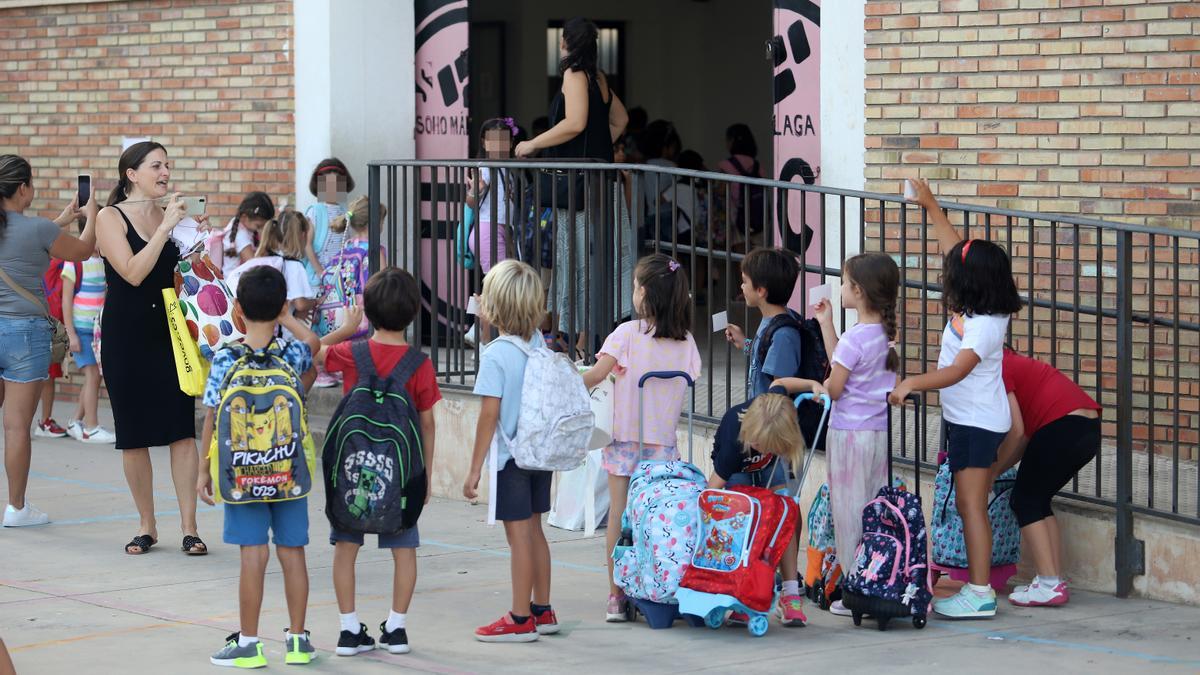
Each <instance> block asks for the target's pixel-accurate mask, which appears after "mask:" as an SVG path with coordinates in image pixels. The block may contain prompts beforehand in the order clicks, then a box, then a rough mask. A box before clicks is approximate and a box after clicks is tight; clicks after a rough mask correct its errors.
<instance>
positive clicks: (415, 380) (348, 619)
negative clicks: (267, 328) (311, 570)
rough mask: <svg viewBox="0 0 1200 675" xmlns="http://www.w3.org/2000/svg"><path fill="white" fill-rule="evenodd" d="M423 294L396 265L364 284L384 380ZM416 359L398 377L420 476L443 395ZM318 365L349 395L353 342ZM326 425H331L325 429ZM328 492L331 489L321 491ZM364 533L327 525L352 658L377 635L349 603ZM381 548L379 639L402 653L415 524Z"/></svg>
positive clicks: (328, 352)
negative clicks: (416, 426) (385, 575)
mask: <svg viewBox="0 0 1200 675" xmlns="http://www.w3.org/2000/svg"><path fill="white" fill-rule="evenodd" d="M420 303H421V296H420V290H419V288H418V287H417V282H416V280H415V279H413V277H412V275H411V274H409V273H408V272H405V271H404V270H402V269H399V268H397V267H389V268H387V269H384V270H382V271H380V272H379V273H377V274H376V275H375V276H373V277H371V279H370V281H368V282H367V285H366V288H365V289H364V290H363V305H364V307H365V310H366V315H367V319H368V320H369V321H370V322H371V327H372V328H373V329H374V331H375V332H374V334H373V335H372V336H371V338H370V339H369V340H368V341H367V342H366V344H367V347H368V348H369V350H370V356H371V362H372V363H373V365H374V368H375V374H376V375H377V376H378V378H380V380H382V379H384V378H388V377H389V376H391V375H392V374H393V371H397V376H402V375H403V373H399V372H398V371H399V370H400V365H401V364H403V363H405V362H408V361H409V359H405V356H406V355H407V354H408V353H409V351H410V350H413V349H416V348H414V347H411V346H409V344H408V341H407V340H406V339H405V330H407V329H408V326H409V324H410V323H412V320H413V318H414V317H415V316H416V315H417V311H418V310H419V308H420ZM350 314H354V315H353V316H348V317H347V320H346V323H345V326H344V327H343V329H345V330H348V331H349V333H353V332H354V330H355V329H357V328H358V324H359V321H360V320H361V318H362V315H361V314H357V312H351V313H350ZM343 329H339V330H338V331H334V332H333V333H331V334H329V335H328V336H326V337H325V338H324V339H323V342H325V343H326V344H330V343H334V342H339V341H340V340H341V339H342V336H341V335H340V334H339V333H340V332H341V331H342V330H343ZM416 358H417V359H418V361H415V362H412V363H413V364H414V365H415V370H412V371H411V373H412V374H411V376H409V377H408V379H407V381H405V383H404V389H405V391H406V392H407V393H408V395H409V399H410V400H411V404H412V406H413V408H414V409H415V410H416V411H417V413H418V416H419V419H420V428H421V438H420V441H421V448H422V455H423V459H424V469H425V476H429V475H431V474H430V472H432V470H433V446H434V435H435V425H434V416H433V406H434V404H436V403H437V402H438V401H440V400H441V399H442V394H441V392H440V391H439V390H438V386H437V378H436V374H435V373H434V370H433V364H432V362H430V360H429V359H428V358H426V357H425V356H424V354H420V352H419V351H418V352H417V357H416ZM317 363H318V365H319V364H322V363H323V364H324V367H325V370H326V372H329V373H342V375H343V377H342V386H343V388H344V389H343V391H344V393H345V394H346V395H347V396H349V395H350V392H351V390H352V389H354V388H355V386H356V385H357V384H358V380H359V373H358V367H357V366H356V364H355V357H354V343H350V342H341V343H340V344H334V345H333V346H331V347H323V348H322V349H321V352H320V354H318V356H317ZM331 428H332V427H331ZM326 498H329V495H326ZM428 501H429V492H428V490H426V492H425V502H426V503H428ZM363 539H364V537H363V533H362V532H353V531H346V530H340V529H338V528H337V527H336V526H332V525H331V530H330V535H329V543H330V544H333V545H334V547H335V548H334V553H333V586H334V591H335V592H336V594H337V601H338V612H339V614H340V618H341V625H342V632H341V635H340V637H339V638H338V646H337V654H338V656H354V655H355V654H359V653H361V652H366V651H370V650H372V649H374V648H375V640H374V639H372V638H371V636H370V635H368V634H367V627H366V625H365V624H362V623H360V622H359V620H358V613H357V612H356V611H355V604H354V563H355V560H356V559H357V557H358V550H359V549H360V548H361V547H362V545H363ZM378 545H379V548H383V549H391V551H392V562H393V569H394V572H393V577H392V603H391V611H390V612H389V614H388V618H387V620H386V621H384V622H381V623H380V624H379V631H380V634H381V635H380V638H379V643H380V644H381V645H382V646H383V647H384V648H386V649H387V650H388V651H389V652H391V653H392V654H405V653H408V651H409V646H408V634H407V632H406V628H405V619H406V616H407V613H408V606H409V603H410V602H411V601H412V596H413V590H414V589H415V588H416V585H417V551H416V549H417V547H418V546H420V535H419V533H418V531H417V527H416V525H415V524H414V525H413V526H412V527H410V528H408V529H405V530H403V531H401V532H400V533H398V534H392V535H389V534H380V535H379V544H378Z"/></svg>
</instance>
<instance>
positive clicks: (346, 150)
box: [292, 0, 415, 208]
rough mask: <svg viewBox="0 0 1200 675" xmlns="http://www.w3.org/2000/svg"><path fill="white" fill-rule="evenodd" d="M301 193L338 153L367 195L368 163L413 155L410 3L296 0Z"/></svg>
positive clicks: (309, 199) (304, 201)
mask: <svg viewBox="0 0 1200 675" xmlns="http://www.w3.org/2000/svg"><path fill="white" fill-rule="evenodd" d="M293 8H294V10H295V31H294V35H295V40H294V44H293V45H292V48H293V51H294V53H295V57H294V58H295V64H296V113H295V128H296V199H297V204H298V206H299V207H300V208H304V207H307V206H308V205H310V204H312V203H313V201H315V200H314V198H313V196H312V194H310V193H309V191H308V180H309V176H310V175H311V174H312V169H313V167H314V166H316V164H317V162H319V161H321V160H322V159H324V158H326V157H330V156H336V157H338V158H339V159H341V160H342V161H343V162H345V163H346V166H347V167H348V168H349V169H350V173H351V174H352V175H353V176H354V180H355V183H356V185H355V190H354V191H353V192H352V193H351V194H352V196H357V195H359V194H366V191H367V162H369V161H371V160H377V159H405V158H411V157H413V154H414V144H413V125H414V114H415V111H414V83H413V37H414V27H413V7H412V3H411V2H394V1H392V0H339V2H336V3H335V2H333V1H332V0H294V4H293Z"/></svg>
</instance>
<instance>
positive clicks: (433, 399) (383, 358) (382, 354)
mask: <svg viewBox="0 0 1200 675" xmlns="http://www.w3.org/2000/svg"><path fill="white" fill-rule="evenodd" d="M351 344H352V343H350V342H342V343H340V344H336V345H334V346H332V347H330V348H329V352H328V353H327V354H326V355H325V371H326V372H329V373H342V391H343V393H345V394H349V393H350V390H351V389H353V388H354V385H355V384H357V383H358V368H356V367H355V366H354V353H353V352H351V351H350V345H351ZM367 346H368V347H370V349H371V360H372V361H374V362H375V372H376V373H377V374H378V375H379V377H387V376H388V375H390V374H391V372H392V370H393V369H395V367H396V364H397V363H400V359H401V358H403V357H404V355H405V353H407V352H408V349H409V347H408V345H385V344H381V343H379V342H376V341H374V340H368V341H367ZM404 388H405V389H407V390H408V395H409V396H411V397H412V401H413V405H415V406H416V408H417V412H425V411H426V410H429V409H430V408H432V407H433V404H435V403H437V402H438V401H440V400H442V392H441V390H439V389H438V385H437V377H436V376H435V373H434V372H433V362H432V361H430V360H429V359H425V362H424V363H422V364H421V365H420V366H419V367H417V372H416V373H414V374H413V376H412V377H410V378H408V383H407V384H405V385H404Z"/></svg>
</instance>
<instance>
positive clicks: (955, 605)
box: [933, 584, 996, 619]
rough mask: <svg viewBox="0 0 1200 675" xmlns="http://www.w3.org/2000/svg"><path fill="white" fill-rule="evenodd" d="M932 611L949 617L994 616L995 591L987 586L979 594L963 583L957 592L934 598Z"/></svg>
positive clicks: (985, 617) (988, 617)
mask: <svg viewBox="0 0 1200 675" xmlns="http://www.w3.org/2000/svg"><path fill="white" fill-rule="evenodd" d="M933 611H935V612H937V613H938V614H941V615H942V616H944V617H947V618H950V619H990V618H991V617H993V616H996V591H994V590H992V589H991V587H990V586H989V587H988V591H987V593H986V594H985V595H980V594H978V593H976V592H975V591H973V590H971V588H970V587H969V586H967V585H966V584H964V585H963V587H962V588H961V589H959V591H958V593H955V594H954V595H952V596H950V597H948V598H941V599H938V600H934V601H933Z"/></svg>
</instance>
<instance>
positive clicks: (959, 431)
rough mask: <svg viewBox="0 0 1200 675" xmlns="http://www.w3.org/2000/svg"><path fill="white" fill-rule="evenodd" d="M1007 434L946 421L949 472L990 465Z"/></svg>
mask: <svg viewBox="0 0 1200 675" xmlns="http://www.w3.org/2000/svg"><path fill="white" fill-rule="evenodd" d="M1007 435H1008V434H1007V433H1001V432H998V431H988V430H987V429H981V428H979V427H969V426H965V425H962V424H955V423H953V422H946V452H947V454H948V455H949V457H950V472H951V473H953V472H955V471H958V470H960V469H986V468H988V467H990V466H991V465H992V464H994V463H995V462H996V451H997V450H999V449H1000V444H1001V443H1003V442H1004V437H1005V436H1007Z"/></svg>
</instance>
